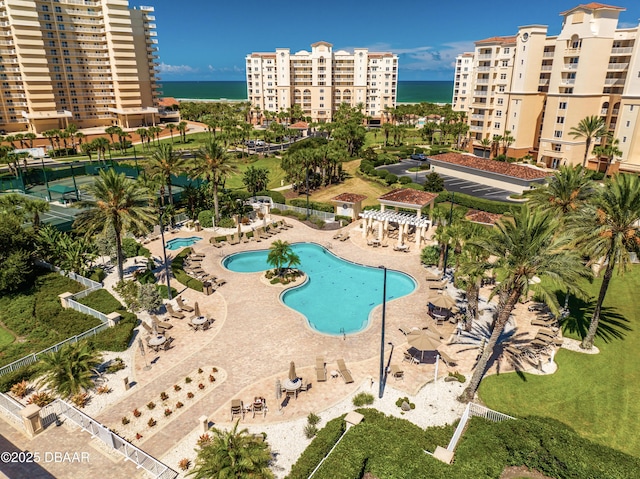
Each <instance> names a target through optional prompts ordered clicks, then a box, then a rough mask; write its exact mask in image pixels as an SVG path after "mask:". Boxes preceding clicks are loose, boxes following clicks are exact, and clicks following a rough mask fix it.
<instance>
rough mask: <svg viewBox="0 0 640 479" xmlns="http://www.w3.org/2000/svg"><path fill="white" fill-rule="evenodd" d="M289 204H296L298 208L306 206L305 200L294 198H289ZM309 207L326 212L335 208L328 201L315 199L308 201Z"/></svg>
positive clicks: (330, 211) (331, 211)
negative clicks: (322, 201)
mask: <svg viewBox="0 0 640 479" xmlns="http://www.w3.org/2000/svg"><path fill="white" fill-rule="evenodd" d="M289 204H290V205H292V206H297V207H298V208H306V207H307V200H306V199H298V198H294V199H292V200H289ZM309 208H310V209H312V210H317V211H325V212H327V213H333V212H334V210H335V208H334V206H333V205H332V204H330V203H318V202H316V201H309Z"/></svg>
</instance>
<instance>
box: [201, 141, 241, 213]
mask: <svg viewBox="0 0 640 479" xmlns="http://www.w3.org/2000/svg"><path fill="white" fill-rule="evenodd" d="M229 159H230V158H229V154H228V153H227V150H225V149H224V148H223V147H222V146H220V145H219V144H218V142H216V141H215V140H214V139H213V138H211V137H210V138H209V141H208V142H207V143H205V145H204V146H202V147H201V148H200V149H199V150H198V151H196V157H195V160H194V162H193V167H192V170H191V174H192V175H193V176H199V177H201V178H205V179H206V180H207V182H210V183H211V185H212V187H213V208H214V216H215V218H216V221H218V220H219V219H220V211H219V209H220V207H219V203H218V186H219V185H220V183H221V182H222V180H223V179H224V178H225V177H227V176H228V175H230V174H231V173H233V172H235V171H236V169H235V167H234V166H233V165H231V164H229Z"/></svg>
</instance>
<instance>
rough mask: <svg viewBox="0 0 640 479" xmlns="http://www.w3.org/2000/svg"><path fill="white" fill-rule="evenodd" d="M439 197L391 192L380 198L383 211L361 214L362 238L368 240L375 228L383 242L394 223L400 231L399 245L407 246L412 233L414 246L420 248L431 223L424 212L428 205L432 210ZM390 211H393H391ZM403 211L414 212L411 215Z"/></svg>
mask: <svg viewBox="0 0 640 479" xmlns="http://www.w3.org/2000/svg"><path fill="white" fill-rule="evenodd" d="M437 196H438V195H436V194H433V193H428V192H426V191H418V190H414V189H410V188H403V189H398V190H393V191H390V192H389V193H386V194H384V195H382V196H381V197H379V198H378V201H379V202H380V211H377V210H365V211H363V212H362V213H360V217H361V218H362V219H363V222H362V236H363V237H364V238H366V237H367V236H368V235H369V234H372V233H373V232H374V230H375V229H377V230H378V239H379V240H381V241H382V239H384V238H385V237H388V235H389V225H390V224H395V225H397V228H398V246H402V245H403V244H404V240H405V237H408V236H409V234H410V230H411V229H413V230H414V232H415V243H416V246H417V247H418V248H420V247H421V245H422V242H423V241H424V240H425V239H426V233H427V231H428V229H429V228H430V227H431V224H432V223H431V220H429V219H428V218H425V217H423V216H422V209H423V208H424V207H425V206H427V205H428V206H429V207H430V208H431V209H433V203H434V201H435V199H436V198H437ZM388 208H393V209H392V210H391V209H388ZM401 208H402V209H403V210H415V213H410V212H407V211H400V209H401Z"/></svg>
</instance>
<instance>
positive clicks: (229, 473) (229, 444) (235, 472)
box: [189, 421, 273, 479]
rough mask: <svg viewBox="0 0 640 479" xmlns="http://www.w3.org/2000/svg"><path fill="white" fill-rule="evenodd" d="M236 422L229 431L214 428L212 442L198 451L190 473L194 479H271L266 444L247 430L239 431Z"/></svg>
mask: <svg viewBox="0 0 640 479" xmlns="http://www.w3.org/2000/svg"><path fill="white" fill-rule="evenodd" d="M239 422H240V421H236V423H235V424H234V426H233V428H232V429H231V430H229V431H224V430H221V429H217V428H214V429H212V430H211V435H212V436H213V437H212V439H211V440H210V441H208V442H205V443H203V444H202V445H201V446H200V447H199V449H198V457H197V458H196V464H195V466H194V468H193V471H191V472H190V473H189V475H190V476H193V477H194V478H195V479H210V478H213V477H218V478H243V479H245V478H246V479H249V478H251V479H272V478H273V473H272V472H271V470H270V469H269V461H270V460H271V452H270V451H269V446H268V444H267V443H266V442H265V441H261V440H258V439H257V438H256V437H255V436H254V435H253V434H249V432H248V431H247V429H242V430H240V431H238V423H239Z"/></svg>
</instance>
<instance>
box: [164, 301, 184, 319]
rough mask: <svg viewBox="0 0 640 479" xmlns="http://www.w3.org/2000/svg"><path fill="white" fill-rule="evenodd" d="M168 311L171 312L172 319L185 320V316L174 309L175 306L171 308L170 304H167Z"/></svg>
mask: <svg viewBox="0 0 640 479" xmlns="http://www.w3.org/2000/svg"><path fill="white" fill-rule="evenodd" d="M167 311H168V312H169V316H171V317H172V318H176V319H184V314H182V313H178V312H177V311H176V310H174V309H173V306H171V305H170V304H168V303H167Z"/></svg>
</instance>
